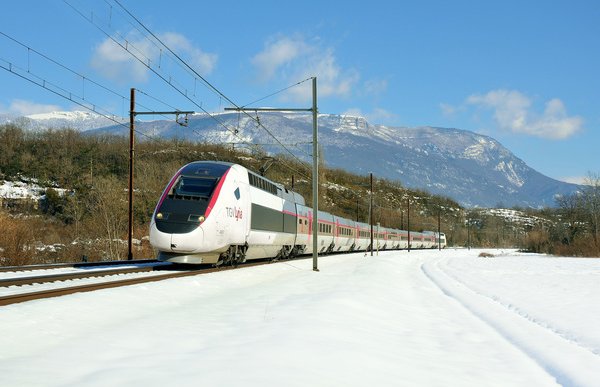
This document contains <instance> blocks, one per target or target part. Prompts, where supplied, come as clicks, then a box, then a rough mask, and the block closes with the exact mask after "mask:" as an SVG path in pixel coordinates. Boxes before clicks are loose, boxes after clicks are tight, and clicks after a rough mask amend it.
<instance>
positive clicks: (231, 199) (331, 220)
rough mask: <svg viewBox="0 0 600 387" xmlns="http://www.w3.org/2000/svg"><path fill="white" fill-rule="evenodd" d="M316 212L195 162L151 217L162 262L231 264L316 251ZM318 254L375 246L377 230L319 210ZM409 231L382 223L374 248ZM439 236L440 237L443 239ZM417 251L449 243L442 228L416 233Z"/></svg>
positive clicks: (401, 244)
mask: <svg viewBox="0 0 600 387" xmlns="http://www.w3.org/2000/svg"><path fill="white" fill-rule="evenodd" d="M313 214H314V211H313V209H312V208H310V207H307V206H306V204H305V202H304V198H303V197H302V196H301V195H300V194H298V193H296V192H293V191H290V190H288V189H286V188H285V187H284V186H283V185H281V184H277V183H274V182H272V181H270V180H268V179H265V178H264V177H262V176H260V175H258V174H256V173H254V172H252V171H250V170H248V169H246V168H244V167H243V166H241V165H238V164H232V163H227V162H220V161H195V162H192V163H190V164H187V165H185V166H183V167H182V168H181V169H180V170H179V171H178V172H177V173H176V174H175V176H173V177H172V178H171V180H170V181H169V183H168V185H167V187H166V188H165V190H164V192H163V194H162V195H161V197H160V200H159V201H158V204H157V206H156V209H155V211H154V214H153V215H152V220H151V222H150V243H151V244H152V246H153V247H154V248H156V249H157V250H158V259H159V260H162V261H170V262H176V263H193V264H199V263H203V264H204V263H208V264H216V265H220V264H232V263H241V262H245V261H246V260H252V259H262V258H274V259H275V258H290V257H293V256H296V255H302V254H312V252H313V251H312V250H313V243H312V222H313ZM318 230H319V231H318V233H317V237H318V239H317V243H318V248H319V253H332V252H348V251H365V250H369V249H370V248H371V246H370V243H371V234H370V232H371V231H370V230H371V227H370V226H369V225H368V224H367V223H361V222H355V221H353V220H349V219H345V218H341V217H339V216H335V215H332V214H329V213H327V212H323V211H319V212H318ZM408 238H409V233H408V231H402V230H396V229H391V228H383V227H379V228H378V229H375V230H374V235H373V241H374V242H373V244H374V247H373V249H374V250H375V249H379V250H389V249H404V248H408V243H409V240H408ZM438 238H439V240H438ZM410 239H411V241H410V246H411V248H435V247H438V243H439V244H441V246H443V247H445V246H446V238H445V235H444V234H443V233H440V234H438V233H436V232H427V231H426V232H422V233H419V232H410Z"/></svg>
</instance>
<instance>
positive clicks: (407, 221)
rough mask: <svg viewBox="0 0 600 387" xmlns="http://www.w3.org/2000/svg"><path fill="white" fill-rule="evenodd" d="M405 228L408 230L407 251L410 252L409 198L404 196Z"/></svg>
mask: <svg viewBox="0 0 600 387" xmlns="http://www.w3.org/2000/svg"><path fill="white" fill-rule="evenodd" d="M406 207H407V209H406V230H407V231H408V252H409V253H410V199H409V198H406Z"/></svg>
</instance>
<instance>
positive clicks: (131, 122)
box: [127, 88, 135, 260]
mask: <svg viewBox="0 0 600 387" xmlns="http://www.w3.org/2000/svg"><path fill="white" fill-rule="evenodd" d="M134 112H135V89H134V88H131V97H130V104H129V187H128V188H129V190H128V199H129V228H128V232H127V259H128V260H132V259H133V252H132V251H131V250H132V249H131V247H132V246H131V245H132V239H133V156H134V138H133V135H134V125H135V113H134Z"/></svg>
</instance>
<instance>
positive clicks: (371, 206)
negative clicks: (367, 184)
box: [369, 173, 373, 257]
mask: <svg viewBox="0 0 600 387" xmlns="http://www.w3.org/2000/svg"><path fill="white" fill-rule="evenodd" d="M369 175H370V176H371V204H370V209H369V223H370V224H371V257H372V256H373V174H372V173H370V174H369Z"/></svg>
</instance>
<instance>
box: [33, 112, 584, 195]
mask: <svg viewBox="0 0 600 387" xmlns="http://www.w3.org/2000/svg"><path fill="white" fill-rule="evenodd" d="M255 117H256V113H252V117H250V116H248V115H245V114H243V113H218V114H213V115H207V114H196V115H193V116H190V118H189V122H188V126H187V127H182V126H180V125H178V124H177V123H175V121H174V120H173V121H167V120H159V121H150V122H136V129H137V130H138V131H139V132H142V133H144V134H145V135H147V136H150V137H163V138H175V137H176V138H181V139H188V140H192V141H204V142H211V143H221V144H231V145H232V146H235V147H238V148H239V147H250V144H263V148H265V149H266V150H267V151H270V152H274V153H287V151H286V149H288V150H290V151H291V152H292V153H294V155H296V156H297V157H299V158H301V159H303V160H305V161H310V154H311V152H312V148H311V144H310V143H311V141H312V116H311V115H310V114H305V113H275V112H269V113H263V112H261V113H259V115H258V117H259V121H260V123H261V125H258V124H257V122H256V120H255V119H253V118H255ZM30 119H33V120H35V119H36V118H33V117H30ZM65 119H67V118H66V117H65ZM318 120H319V121H318V122H319V143H320V146H321V149H322V152H323V156H324V159H325V163H326V165H328V166H329V167H333V168H341V169H345V170H348V171H350V172H353V173H357V174H368V173H369V172H373V174H374V176H375V177H378V178H386V179H389V180H397V181H399V182H400V183H401V184H402V185H404V186H406V187H410V188H418V189H424V190H427V191H429V192H432V193H435V194H440V195H444V196H449V197H451V198H453V199H455V200H457V201H458V202H459V203H461V204H463V205H466V206H482V207H495V206H499V205H501V206H515V205H518V206H525V207H541V206H553V205H554V204H555V202H554V198H555V196H556V195H558V194H565V193H571V192H574V191H577V190H578V189H579V188H580V187H579V186H578V185H575V184H570V183H564V182H561V181H557V180H554V179H551V178H549V177H546V176H544V175H542V174H540V173H539V172H537V171H535V170H533V169H532V168H530V167H528V166H527V165H526V164H525V163H524V162H523V161H522V160H520V159H519V158H517V157H516V156H514V155H513V154H512V153H511V152H510V151H509V150H508V149H506V148H505V147H503V146H502V145H501V144H500V143H499V142H497V141H496V140H494V139H493V138H491V137H487V136H483V135H479V134H476V133H473V132H469V131H465V130H460V129H445V128H433V127H418V128H406V127H387V126H383V125H372V124H370V123H368V122H367V121H366V120H365V119H364V118H362V117H354V116H344V115H333V114H320V115H319V118H318ZM45 122H46V123H47V122H49V121H48V119H46V121H45ZM73 122H75V121H73ZM88 122H95V121H88ZM73 125H74V126H75V125H77V126H76V127H78V128H83V127H85V125H86V123H85V119H83V120H82V122H77V124H75V123H73ZM62 126H68V125H67V124H63V125H62ZM265 128H266V129H265ZM89 129H90V130H88V131H87V132H88V133H90V134H94V133H96V134H100V133H113V134H122V135H128V129H127V127H124V126H121V125H114V123H113V125H111V126H105V127H99V126H96V129H94V127H93V126H90V127H89ZM92 129H93V130H92ZM267 131H268V132H267ZM269 132H270V133H269ZM139 140H140V141H143V140H144V137H143V136H139ZM264 144H270V145H264ZM281 144H283V145H281ZM283 147H285V148H286V149H284V148H283Z"/></svg>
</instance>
